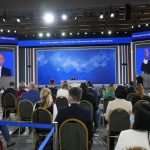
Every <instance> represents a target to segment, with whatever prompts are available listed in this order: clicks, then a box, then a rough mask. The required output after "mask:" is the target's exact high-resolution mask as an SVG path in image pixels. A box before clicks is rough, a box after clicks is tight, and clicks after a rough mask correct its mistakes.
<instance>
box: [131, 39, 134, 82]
mask: <svg viewBox="0 0 150 150" xmlns="http://www.w3.org/2000/svg"><path fill="white" fill-rule="evenodd" d="M133 63H134V62H133V42H131V81H133V80H134V74H133V73H134V68H133Z"/></svg>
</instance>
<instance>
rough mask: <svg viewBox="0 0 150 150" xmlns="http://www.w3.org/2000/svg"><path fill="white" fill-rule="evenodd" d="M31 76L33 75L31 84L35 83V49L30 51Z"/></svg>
mask: <svg viewBox="0 0 150 150" xmlns="http://www.w3.org/2000/svg"><path fill="white" fill-rule="evenodd" d="M32 62H33V63H32V75H33V82H34V83H35V49H34V48H33V50H32Z"/></svg>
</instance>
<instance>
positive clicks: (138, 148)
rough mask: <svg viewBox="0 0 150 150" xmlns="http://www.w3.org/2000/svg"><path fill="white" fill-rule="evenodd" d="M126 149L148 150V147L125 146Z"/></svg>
mask: <svg viewBox="0 0 150 150" xmlns="http://www.w3.org/2000/svg"><path fill="white" fill-rule="evenodd" d="M124 150H148V149H146V148H143V147H129V148H125V149H124Z"/></svg>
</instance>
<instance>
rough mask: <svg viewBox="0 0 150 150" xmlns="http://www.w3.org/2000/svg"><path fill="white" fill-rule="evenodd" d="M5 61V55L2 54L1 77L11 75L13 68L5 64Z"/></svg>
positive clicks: (0, 60) (0, 63) (0, 55)
mask: <svg viewBox="0 0 150 150" xmlns="http://www.w3.org/2000/svg"><path fill="white" fill-rule="evenodd" d="M4 62H5V57H4V55H2V54H0V77H4V76H11V75H12V74H11V70H10V69H8V68H6V67H4V66H3V64H4Z"/></svg>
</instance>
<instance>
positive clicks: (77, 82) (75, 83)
mask: <svg viewBox="0 0 150 150" xmlns="http://www.w3.org/2000/svg"><path fill="white" fill-rule="evenodd" d="M63 82H64V80H62V81H61V83H63ZM85 82H86V80H67V83H68V84H69V86H72V87H79V86H80V85H81V83H85Z"/></svg>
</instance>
